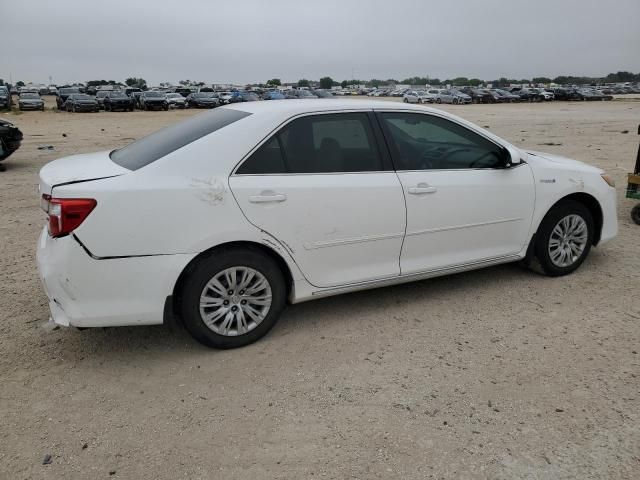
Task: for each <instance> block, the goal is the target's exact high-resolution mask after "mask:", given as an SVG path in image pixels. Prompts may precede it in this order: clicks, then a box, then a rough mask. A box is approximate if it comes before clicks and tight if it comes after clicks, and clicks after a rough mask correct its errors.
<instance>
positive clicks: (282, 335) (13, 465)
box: [0, 99, 640, 480]
mask: <svg viewBox="0 0 640 480" xmlns="http://www.w3.org/2000/svg"><path fill="white" fill-rule="evenodd" d="M354 101H357V99H354ZM443 108H445V109H446V110H450V111H454V112H456V113H458V114H459V115H461V116H463V117H465V118H467V119H469V120H471V121H474V122H476V123H478V124H479V125H482V126H488V127H489V128H490V129H491V130H492V131H494V132H496V133H497V134H498V135H501V136H503V137H504V138H507V139H509V140H511V141H512V142H514V143H515V144H516V145H518V146H525V147H528V148H531V149H535V150H542V151H545V150H546V151H550V152H554V153H559V154H565V155H567V156H571V157H574V158H578V159H582V160H585V161H587V162H589V163H591V164H594V165H597V166H600V167H603V168H606V169H607V170H608V171H609V172H610V173H611V174H612V175H613V177H614V178H615V180H616V182H617V184H618V193H619V204H618V206H619V222H620V233H619V236H618V238H617V239H616V240H614V241H613V242H611V243H610V244H607V245H605V246H603V247H601V248H597V249H595V250H594V251H592V254H591V256H590V257H589V259H588V260H587V262H586V263H585V264H584V265H583V267H582V268H581V269H580V270H579V271H578V272H576V273H575V274H573V275H571V276H569V277H564V278H557V279H551V278H545V277H542V276H538V275H536V274H534V273H531V272H528V271H526V270H522V269H521V268H519V267H517V266H515V265H506V266H501V267H496V268H490V269H486V270H481V271H477V272H473V273H465V274H460V275H456V276H451V277H446V278H440V279H434V280H428V281H423V282H419V283H414V284H408V285H403V286H397V287H393V288H385V289H380V290H374V291H368V292H362V293H356V294H350V295H345V296H342V297H337V298H330V299H325V300H319V301H315V302H310V303H307V304H301V305H298V306H294V307H291V308H289V309H287V310H286V312H285V314H284V316H283V318H282V320H281V322H280V323H279V324H278V325H277V326H276V328H275V329H274V330H273V331H272V333H271V334H270V335H269V336H268V337H267V338H266V339H264V340H263V341H260V342H259V343H257V344H254V345H252V346H249V347H247V348H244V349H240V350H235V351H212V350H207V349H206V348H204V347H202V346H200V345H199V344H197V343H195V342H194V341H192V340H191V339H190V337H189V336H188V335H187V334H186V333H184V332H183V331H181V330H172V329H170V328H168V327H153V328H151V327H149V328H146V327H145V328H143V327H137V328H117V329H96V330H85V331H77V330H75V329H57V330H52V329H51V328H50V327H48V326H47V319H48V315H49V312H48V309H47V303H46V299H45V296H44V294H43V292H42V290H41V288H40V284H39V280H38V277H37V272H36V264H35V258H34V256H35V255H34V250H35V244H36V238H37V235H38V233H39V231H40V229H41V228H42V225H43V222H44V215H43V213H42V212H41V211H40V209H39V205H38V195H37V190H36V184H37V172H38V170H39V168H40V167H41V166H42V165H44V164H45V163H47V162H49V161H51V160H53V159H55V158H58V157H60V156H64V155H69V154H73V153H78V152H86V151H92V150H99V149H106V148H111V147H114V146H118V145H122V144H124V143H127V142H128V141H130V140H131V139H132V138H136V137H140V136H141V135H144V134H146V133H148V132H151V131H153V130H156V129H158V128H160V127H162V126H164V125H167V124H170V123H172V122H175V121H177V120H179V119H181V118H184V117H187V116H190V115H192V114H193V112H191V111H187V112H184V111H171V112H155V113H151V112H134V113H105V112H101V113H99V114H71V113H55V112H53V111H46V112H44V113H41V112H29V113H24V114H21V115H15V114H9V115H3V117H5V118H9V119H10V120H12V121H13V122H15V123H16V124H17V125H18V126H19V127H20V128H21V129H22V130H23V131H24V133H25V140H24V143H23V146H22V148H21V149H20V150H19V151H18V152H17V153H16V154H15V155H14V156H13V157H11V158H10V159H9V160H7V161H6V162H5V164H6V166H7V171H6V172H4V173H0V205H1V206H2V209H1V210H0V238H1V239H2V243H1V245H2V257H1V258H0V271H1V272H2V277H1V278H2V282H1V283H0V335H1V336H0V385H1V387H0V411H1V412H2V415H0V478H3V479H4V478H6V479H23V478H24V479H27V478H29V479H30V478H38V479H39V478H46V479H60V478H92V479H93V478H132V479H142V478H145V479H146V478H154V479H155V478H157V479H177V478H189V479H198V478H202V479H205V478H224V479H236V478H237V479H241V478H242V479H245V478H246V479H263V478H286V479H309V478H336V479H343V478H359V479H373V478H394V479H400V478H401V479H424V478H443V479H450V478H456V479H468V478H469V479H470V478H479V479H480V478H491V479H505V480H506V479H520V478H522V479H564V478H566V479H568V478H572V479H574V478H579V479H603V478H607V479H617V478H628V479H632V478H638V475H639V472H640V423H639V422H640V368H639V365H640V354H639V353H638V352H640V326H639V324H640V295H639V292H640V277H639V274H640V227H638V226H636V225H634V224H632V223H631V221H630V220H629V210H630V208H631V207H632V205H633V202H632V201H630V200H626V199H624V198H623V197H624V193H623V192H624V186H625V178H626V177H625V174H626V173H627V172H628V171H629V170H631V168H632V165H633V161H634V159H635V155H636V149H637V147H638V140H639V139H638V136H637V135H636V129H637V127H638V123H639V122H640V102H638V101H633V100H631V99H627V100H623V101H614V102H606V103H601V102H597V103H571V104H569V103H563V102H556V103H550V104H541V105H538V104H533V105H520V104H513V105H493V106H491V105H487V106H483V105H470V106H464V107H462V106H460V107H453V106H451V107H443ZM627 132H628V133H627ZM46 145H53V147H54V150H53V151H49V150H38V147H40V146H46ZM47 454H48V455H51V464H49V465H43V458H44V457H45V455H47ZM634 472H635V473H634Z"/></svg>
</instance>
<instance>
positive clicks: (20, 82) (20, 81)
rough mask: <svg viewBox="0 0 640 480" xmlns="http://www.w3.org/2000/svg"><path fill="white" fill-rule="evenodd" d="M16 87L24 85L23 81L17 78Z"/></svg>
mask: <svg viewBox="0 0 640 480" xmlns="http://www.w3.org/2000/svg"><path fill="white" fill-rule="evenodd" d="M16 87H24V82H23V81H22V80H18V81H17V82H16Z"/></svg>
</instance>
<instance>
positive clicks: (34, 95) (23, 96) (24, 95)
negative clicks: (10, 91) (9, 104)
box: [20, 93, 40, 98]
mask: <svg viewBox="0 0 640 480" xmlns="http://www.w3.org/2000/svg"><path fill="white" fill-rule="evenodd" d="M20 98H40V95H38V94H36V93H23V94H22V95H20Z"/></svg>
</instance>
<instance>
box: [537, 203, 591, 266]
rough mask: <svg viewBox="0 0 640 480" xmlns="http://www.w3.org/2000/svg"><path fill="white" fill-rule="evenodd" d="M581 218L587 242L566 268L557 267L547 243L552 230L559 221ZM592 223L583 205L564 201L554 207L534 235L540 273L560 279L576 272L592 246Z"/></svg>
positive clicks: (588, 212)
mask: <svg viewBox="0 0 640 480" xmlns="http://www.w3.org/2000/svg"><path fill="white" fill-rule="evenodd" d="M569 215H577V216H579V217H581V218H582V219H583V220H584V222H585V223H586V225H587V241H586V245H585V246H584V249H583V250H582V253H581V254H580V256H579V257H578V258H577V259H576V260H574V261H573V263H571V264H570V265H567V266H558V265H556V264H555V263H553V261H552V260H551V257H550V254H549V242H550V240H551V234H552V232H553V229H554V228H555V226H556V225H557V224H558V222H559V221H560V220H562V219H563V218H565V217H567V216H569ZM593 233H594V223H593V217H592V215H591V212H590V211H589V209H588V208H587V207H585V206H584V205H583V204H581V203H579V202H576V201H574V200H564V201H562V202H561V203H558V204H557V205H555V206H554V207H553V208H551V210H549V212H548V213H547V215H546V216H545V217H544V219H543V220H542V222H541V223H540V227H539V228H538V232H537V234H536V244H535V255H536V258H537V260H538V262H539V263H540V267H541V268H542V271H543V272H544V273H545V274H546V275H548V276H550V277H560V276H562V275H567V274H569V273H571V272H573V271H574V270H576V269H577V268H578V267H579V266H580V265H582V262H584V259H585V258H587V255H589V252H590V251H591V245H592V244H593Z"/></svg>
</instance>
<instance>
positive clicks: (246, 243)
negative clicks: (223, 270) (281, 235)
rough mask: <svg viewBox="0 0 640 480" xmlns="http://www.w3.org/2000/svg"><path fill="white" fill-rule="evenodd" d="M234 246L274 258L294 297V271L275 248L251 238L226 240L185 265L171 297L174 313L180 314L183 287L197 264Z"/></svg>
mask: <svg viewBox="0 0 640 480" xmlns="http://www.w3.org/2000/svg"><path fill="white" fill-rule="evenodd" d="M232 248H245V249H250V250H254V251H258V252H260V253H261V254H263V255H266V256H268V257H270V258H271V259H273V260H274V261H275V262H276V263H277V265H278V267H279V268H280V270H281V271H282V274H283V275H284V278H285V287H286V289H287V298H288V299H291V298H292V293H293V289H294V280H293V273H292V272H291V268H290V267H289V265H288V264H287V262H286V260H285V259H284V258H283V257H282V256H281V255H280V254H279V253H278V252H277V251H275V250H274V249H273V248H271V247H269V246H267V245H264V244H262V243H259V242H255V241H250V240H242V241H233V242H226V243H221V244H219V245H216V246H214V247H211V248H209V249H207V250H205V251H203V252H200V253H199V254H198V255H196V256H195V257H194V258H193V259H191V261H190V262H189V263H188V264H187V265H186V266H185V268H184V269H183V270H182V272H180V275H179V276H178V279H177V280H176V283H175V285H174V287H173V292H172V297H171V310H172V313H173V314H174V315H178V314H179V312H180V301H181V293H182V288H183V287H184V283H185V281H186V280H187V278H188V277H189V274H190V273H191V272H192V271H193V269H194V268H195V266H196V265H197V264H198V263H199V262H201V261H202V260H203V259H205V258H208V257H210V256H212V255H215V254H217V253H219V252H222V251H224V250H228V249H232Z"/></svg>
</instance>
